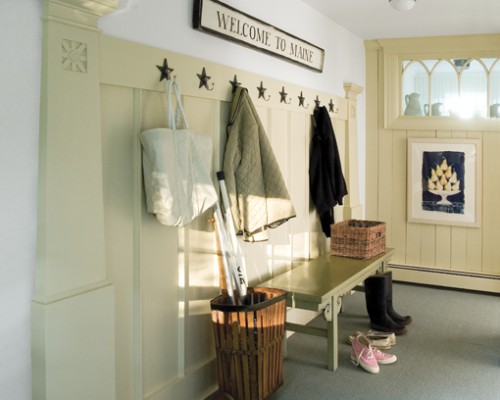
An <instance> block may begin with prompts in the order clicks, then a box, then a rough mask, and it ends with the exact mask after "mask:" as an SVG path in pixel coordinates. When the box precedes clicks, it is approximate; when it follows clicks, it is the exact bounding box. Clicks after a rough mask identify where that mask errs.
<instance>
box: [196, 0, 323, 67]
mask: <svg viewBox="0 0 500 400" xmlns="http://www.w3.org/2000/svg"><path fill="white" fill-rule="evenodd" d="M193 27H194V29H197V30H200V31H202V32H206V33H210V34H213V35H216V36H220V37H222V38H224V39H228V40H231V41H234V42H237V43H239V44H241V45H244V46H248V47H251V48H254V49H257V50H260V51H263V52H265V53H268V54H271V55H274V56H277V57H280V58H283V59H286V60H287V61H291V62H294V63H297V64H300V65H301V66H304V67H307V68H311V69H313V70H316V71H319V72H322V71H323V63H324V58H325V51H324V50H323V49H321V48H320V47H318V46H315V45H313V44H311V43H309V42H307V41H305V40H302V39H299V38H298V37H296V36H293V35H291V34H289V33H286V32H284V31H282V30H281V29H278V28H275V27H274V26H272V25H269V24H268V23H266V22H263V21H261V20H259V19H257V18H254V17H252V16H250V15H248V14H245V13H243V12H241V11H238V10H236V9H235V8H233V7H230V6H228V5H227V4H224V3H222V2H220V1H218V0H194V9H193Z"/></svg>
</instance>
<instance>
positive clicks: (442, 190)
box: [407, 138, 482, 227]
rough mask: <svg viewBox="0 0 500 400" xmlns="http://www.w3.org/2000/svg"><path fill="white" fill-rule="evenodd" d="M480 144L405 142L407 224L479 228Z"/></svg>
mask: <svg viewBox="0 0 500 400" xmlns="http://www.w3.org/2000/svg"><path fill="white" fill-rule="evenodd" d="M481 176H482V174H481V141H480V140H479V139H428V138H409V139H408V185H407V186H408V187H407V189H408V193H407V198H408V222H411V223H426V224H436V225H458V226H467V227H479V226H480V225H481V201H480V193H481Z"/></svg>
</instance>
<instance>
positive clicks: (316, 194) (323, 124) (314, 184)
mask: <svg viewBox="0 0 500 400" xmlns="http://www.w3.org/2000/svg"><path fill="white" fill-rule="evenodd" d="M313 127H314V133H313V137H312V143H311V153H310V159H309V189H310V192H311V200H312V202H313V203H314V206H315V207H316V210H317V212H318V214H319V217H320V221H321V228H322V230H323V232H324V233H325V235H326V236H327V237H330V225H331V224H333V222H334V219H333V207H334V206H336V205H337V204H338V205H342V199H343V197H344V196H345V195H347V194H348V192H347V185H346V183H345V179H344V175H343V173H342V165H341V163H340V156H339V150H338V147H337V141H336V139H335V132H334V131H333V126H332V122H331V120H330V115H329V114H328V110H327V109H326V107H318V108H316V109H315V110H314V114H313Z"/></svg>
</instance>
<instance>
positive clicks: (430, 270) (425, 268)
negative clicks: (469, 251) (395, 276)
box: [389, 263, 500, 280]
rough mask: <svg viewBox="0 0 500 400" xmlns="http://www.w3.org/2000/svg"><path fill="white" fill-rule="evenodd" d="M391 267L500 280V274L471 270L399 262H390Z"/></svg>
mask: <svg viewBox="0 0 500 400" xmlns="http://www.w3.org/2000/svg"><path fill="white" fill-rule="evenodd" d="M389 267H390V268H392V269H404V270H410V271H417V272H429V273H434V274H442V275H455V276H464V277H469V278H481V279H494V280H500V276H499V275H492V274H479V273H477V272H470V271H451V270H446V269H439V268H427V267H417V266H413V265H399V264H391V263H390V264H389Z"/></svg>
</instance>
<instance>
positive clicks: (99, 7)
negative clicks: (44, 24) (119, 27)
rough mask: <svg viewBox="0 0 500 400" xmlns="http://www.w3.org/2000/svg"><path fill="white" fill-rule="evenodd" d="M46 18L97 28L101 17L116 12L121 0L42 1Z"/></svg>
mask: <svg viewBox="0 0 500 400" xmlns="http://www.w3.org/2000/svg"><path fill="white" fill-rule="evenodd" d="M41 1H42V3H43V6H44V18H46V19H53V20H59V21H65V22H67V23H72V24H75V25H83V26H89V27H95V28H96V27H97V21H98V20H99V18H100V17H102V16H103V15H106V14H110V13H112V12H114V11H115V10H116V8H117V7H118V4H119V3H120V0H41Z"/></svg>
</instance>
